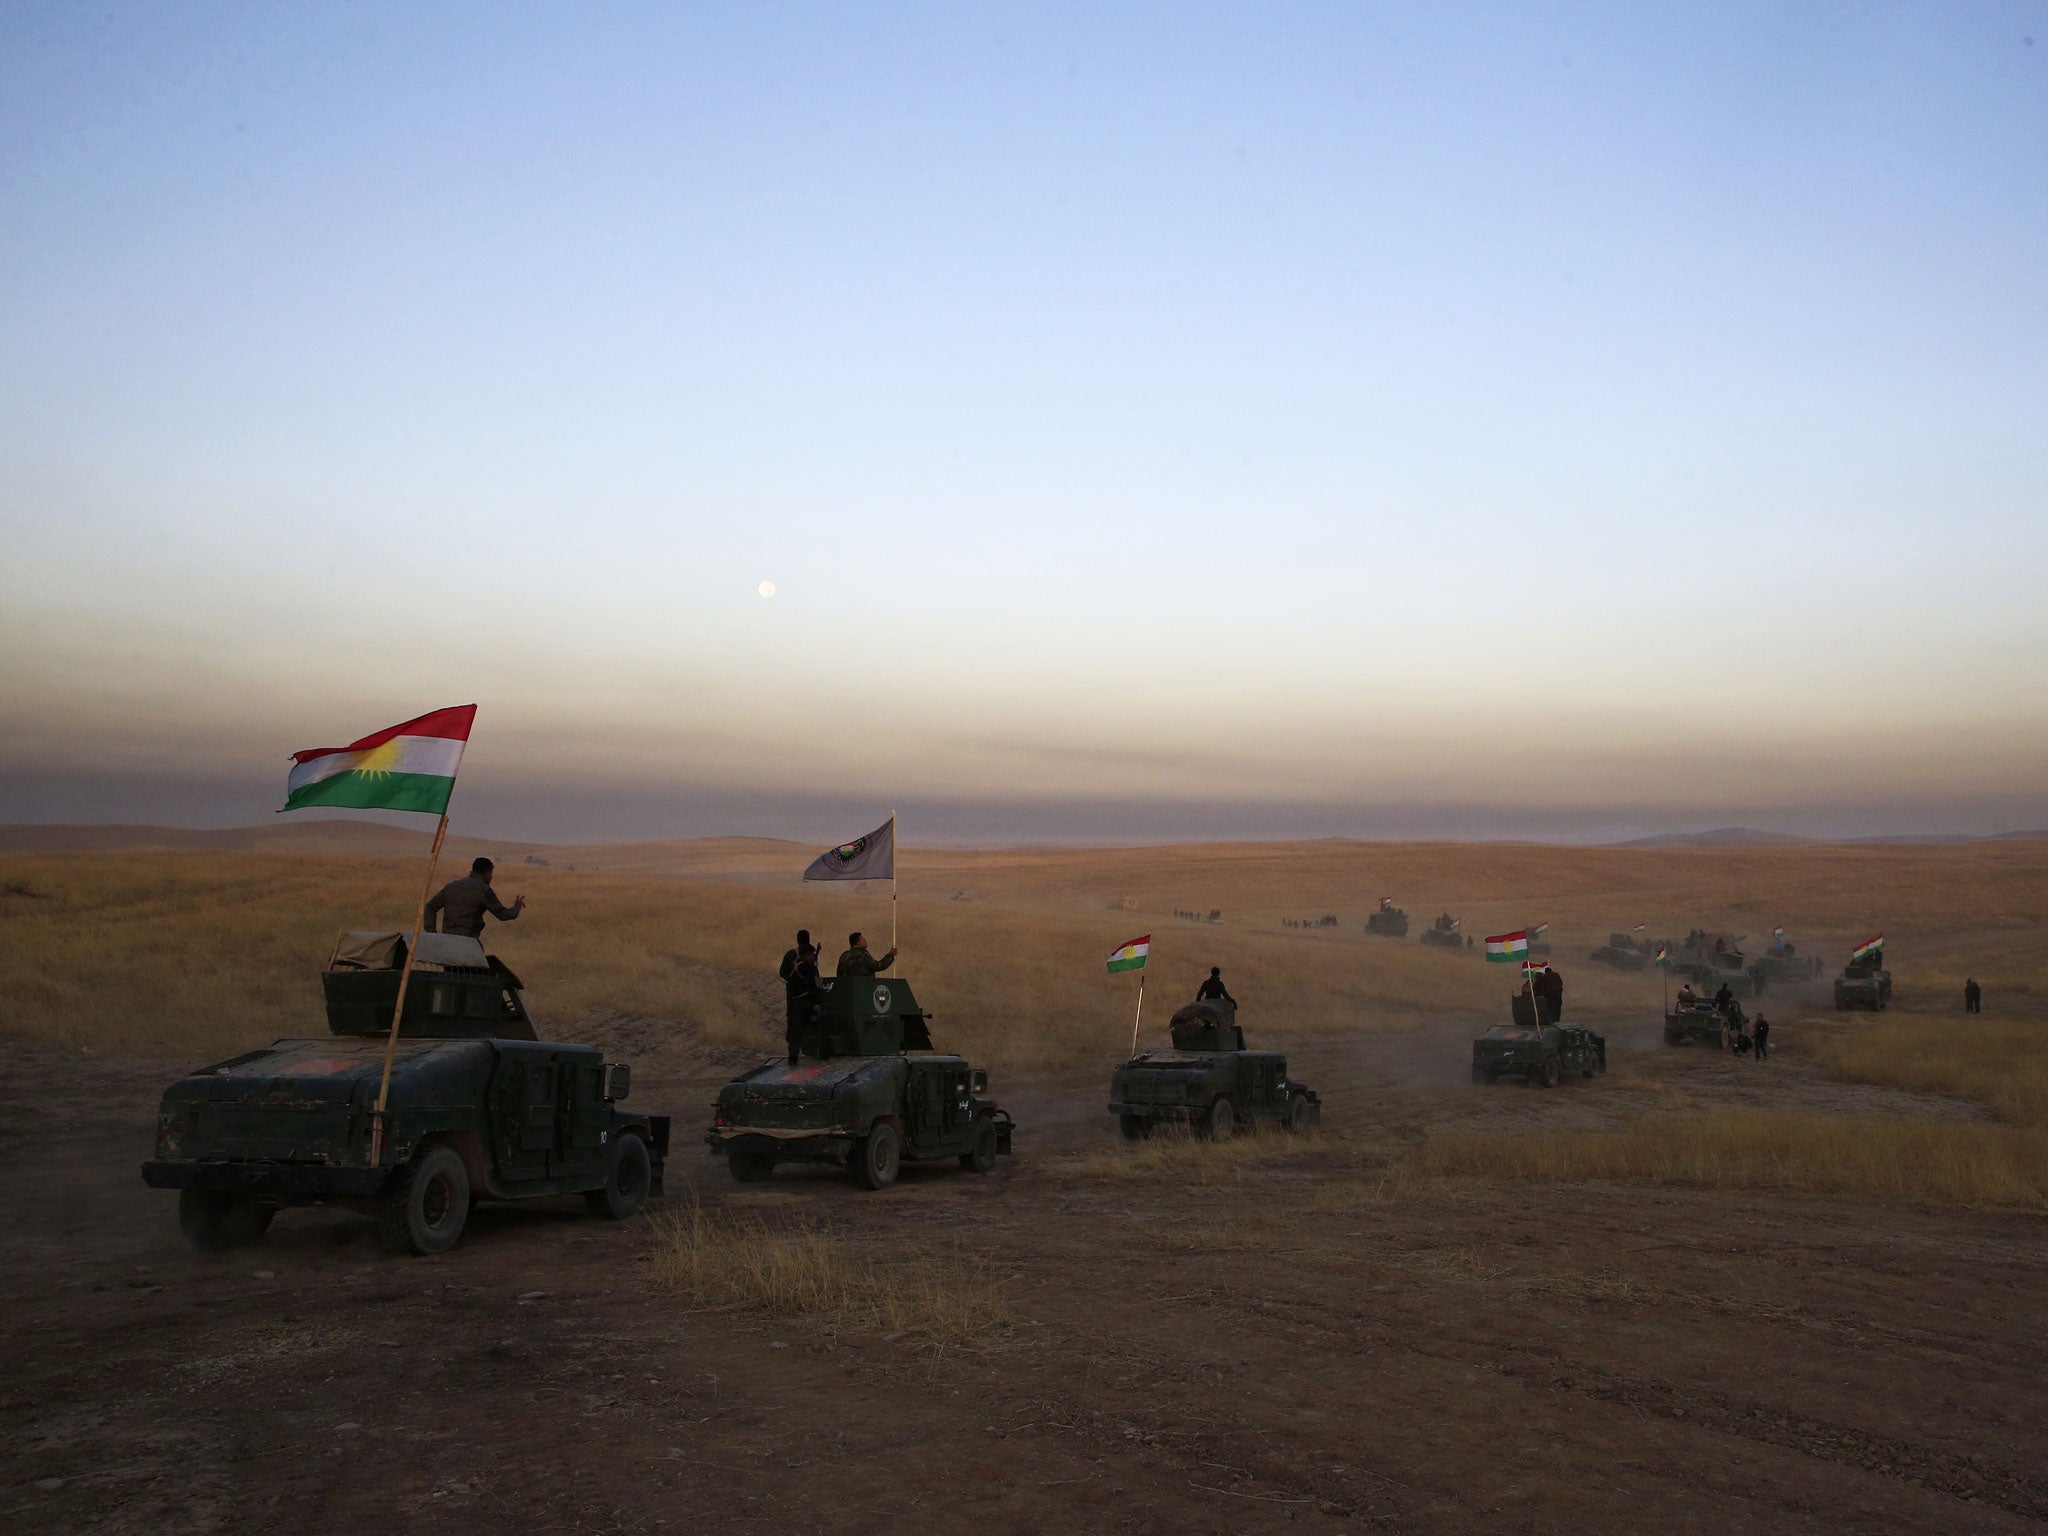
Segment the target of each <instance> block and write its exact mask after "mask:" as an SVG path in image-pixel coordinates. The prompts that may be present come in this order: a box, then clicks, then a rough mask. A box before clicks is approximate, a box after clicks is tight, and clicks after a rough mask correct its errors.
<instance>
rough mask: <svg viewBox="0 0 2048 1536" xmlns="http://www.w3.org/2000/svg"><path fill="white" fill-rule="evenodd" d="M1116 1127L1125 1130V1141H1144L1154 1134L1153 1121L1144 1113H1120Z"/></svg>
mask: <svg viewBox="0 0 2048 1536" xmlns="http://www.w3.org/2000/svg"><path fill="white" fill-rule="evenodd" d="M1116 1128H1117V1129H1118V1130H1119V1131H1121V1132H1123V1137H1124V1140H1125V1141H1143V1140H1144V1139H1145V1138H1146V1137H1147V1136H1150V1135H1151V1134H1152V1122H1151V1121H1150V1120H1147V1119H1146V1118H1145V1117H1144V1116H1143V1115H1119V1116H1117V1122H1116Z"/></svg>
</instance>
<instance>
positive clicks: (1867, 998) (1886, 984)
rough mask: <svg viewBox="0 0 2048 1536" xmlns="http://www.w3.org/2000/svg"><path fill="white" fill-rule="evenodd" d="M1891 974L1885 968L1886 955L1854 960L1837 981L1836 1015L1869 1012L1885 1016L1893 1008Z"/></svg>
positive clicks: (1879, 954) (1879, 952)
mask: <svg viewBox="0 0 2048 1536" xmlns="http://www.w3.org/2000/svg"><path fill="white" fill-rule="evenodd" d="M1891 1001H1892V973H1891V972H1890V971H1889V970H1887V969H1886V968H1885V963H1884V952H1883V951H1882V950H1880V951H1878V953H1876V954H1875V955H1872V956H1870V957H1869V958H1867V959H1864V960H1852V961H1850V962H1849V963H1848V964H1847V965H1845V966H1843V967H1842V974H1841V975H1839V976H1837V977H1836V978H1835V1011H1836V1012H1838V1013H1839V1012H1843V1011H1846V1010H1847V1009H1850V1008H1867V1009H1869V1010H1870V1011H1871V1012H1872V1013H1882V1012H1883V1011H1884V1010H1885V1009H1886V1008H1888V1007H1890V1006H1891Z"/></svg>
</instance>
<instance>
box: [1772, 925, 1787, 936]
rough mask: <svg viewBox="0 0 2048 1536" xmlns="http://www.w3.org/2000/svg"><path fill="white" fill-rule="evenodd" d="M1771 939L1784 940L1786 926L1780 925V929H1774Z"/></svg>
mask: <svg viewBox="0 0 2048 1536" xmlns="http://www.w3.org/2000/svg"><path fill="white" fill-rule="evenodd" d="M1771 937H1772V938H1774V939H1782V938H1783V937H1785V928H1784V925H1783V924H1780V925H1779V926H1778V927H1776V928H1773V929H1772V930H1771Z"/></svg>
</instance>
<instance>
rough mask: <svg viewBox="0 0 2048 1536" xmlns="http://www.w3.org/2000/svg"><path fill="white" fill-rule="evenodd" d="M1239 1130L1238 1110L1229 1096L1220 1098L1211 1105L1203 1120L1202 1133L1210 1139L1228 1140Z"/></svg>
mask: <svg viewBox="0 0 2048 1536" xmlns="http://www.w3.org/2000/svg"><path fill="white" fill-rule="evenodd" d="M1236 1130H1237V1111H1236V1109H1234V1108H1233V1107H1232V1106H1231V1102H1230V1100H1229V1099H1227V1098H1218V1099H1217V1100H1216V1102H1215V1103H1213V1104H1211V1105H1210V1106H1209V1113H1208V1115H1207V1116H1206V1117H1205V1118H1204V1120H1203V1122H1202V1134H1203V1135H1204V1136H1205V1137H1207V1138H1208V1139H1209V1140H1210V1141H1228V1140H1230V1138H1231V1135H1232V1133H1233V1132H1235V1131H1236Z"/></svg>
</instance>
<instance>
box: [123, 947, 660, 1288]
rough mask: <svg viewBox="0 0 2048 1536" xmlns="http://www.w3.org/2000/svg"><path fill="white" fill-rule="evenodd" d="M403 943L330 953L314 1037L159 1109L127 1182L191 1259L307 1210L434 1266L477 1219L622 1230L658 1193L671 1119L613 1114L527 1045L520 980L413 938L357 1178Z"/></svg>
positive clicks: (228, 1070) (574, 1054)
mask: <svg viewBox="0 0 2048 1536" xmlns="http://www.w3.org/2000/svg"><path fill="white" fill-rule="evenodd" d="M407 937H408V936H407V935H405V934H398V933H347V934H343V935H342V937H341V940H340V942H339V943H338V944H337V945H336V946H335V950H334V954H333V956H332V958H331V959H330V960H329V961H328V964H327V970H326V972H325V974H324V975H323V976H322V977H321V982H322V986H323V989H324V991H325V993H326V1000H327V1027H328V1030H329V1035H328V1036H327V1037H326V1038H323V1039H312V1040H279V1041H276V1042H275V1043H273V1044H271V1045H269V1046H266V1047H265V1048H263V1049H262V1050H257V1051H250V1052H247V1053H246V1054H244V1055H241V1056H237V1057H235V1058H233V1059H232V1060H230V1061H223V1062H220V1063H217V1064H216V1065H214V1066H211V1067H205V1068H202V1069H201V1070H200V1071H198V1072H195V1073H193V1074H192V1075H191V1076H189V1077H186V1078H183V1079H181V1080H179V1081H178V1082H176V1083H173V1084H172V1085H171V1087H170V1088H169V1089H168V1090H167V1091H166V1092H165V1094H164V1097H163V1105H162V1107H161V1109H160V1110H159V1111H158V1115H157V1131H156V1156H155V1157H154V1158H152V1159H151V1160H150V1161H149V1162H146V1163H144V1164H143V1165H142V1177H143V1181H144V1182H145V1183H147V1184H149V1185H150V1186H151V1187H152V1188H155V1189H175V1190H177V1191H178V1224H179V1225H180V1226H181V1227H182V1228H183V1229H184V1232H185V1235H186V1237H187V1238H189V1239H190V1240H191V1242H192V1244H193V1246H194V1247H197V1248H201V1249H222V1248H233V1247H238V1246H240V1245H242V1244H245V1243H253V1242H255V1241H256V1240H257V1239H259V1238H261V1237H262V1236H263V1234H264V1232H265V1231H267V1230H268V1229H269V1226H270V1223H271V1218H272V1217H274V1216H275V1215H276V1214H277V1212H278V1211H279V1210H281V1209H283V1208H285V1207H287V1206H299V1205H322V1204H324V1205H339V1206H344V1207H347V1208H349V1209H352V1210H356V1211H360V1212H361V1213H363V1214H364V1215H367V1216H369V1217H370V1218H371V1219H372V1220H373V1221H375V1222H376V1223H377V1226H378V1228H379V1230H380V1232H381V1234H382V1235H383V1237H384V1239H385V1241H386V1242H387V1243H388V1244H389V1245H390V1246H391V1247H393V1248H395V1249H397V1250H399V1251H400V1252H410V1253H439V1252H441V1251H443V1250H444V1249H447V1248H450V1247H453V1246H454V1244H455V1242H456V1240H457V1239H458V1238H460V1237H461V1235H462V1229H463V1226H464V1224H465V1222H466V1221H467V1220H468V1217H469V1211H470V1207H471V1205H472V1204H473V1203H474V1202H476V1201H478V1200H522V1199H531V1198H537V1197H540V1196H546V1195H577V1194H580V1195H582V1196H583V1197H584V1199H585V1201H586V1202H587V1203H588V1205H589V1206H590V1208H591V1210H593V1211H594V1212H596V1213H598V1214H599V1215H603V1216H609V1217H612V1218H614V1219H623V1218H625V1217H627V1216H631V1215H632V1214H633V1213H634V1212H635V1211H637V1210H639V1209H640V1206H641V1203H642V1202H643V1201H644V1200H646V1199H647V1197H648V1196H649V1195H658V1194H660V1193H661V1180H662V1163H663V1160H664V1159H665V1158H666V1156H667V1154H668V1136H669V1122H668V1118H667V1117H666V1116H663V1115H643V1114H637V1113H634V1112H632V1111H628V1110H624V1109H621V1108H620V1107H619V1104H620V1101H621V1100H623V1099H624V1098H625V1097H626V1093H627V1089H628V1086H629V1082H630V1073H629V1070H628V1069H627V1068H626V1067H625V1066H624V1065H622V1064H618V1063H608V1062H606V1060H605V1059H604V1056H603V1054H602V1053H601V1052H599V1051H598V1050H596V1049H595V1048H593V1047H591V1046H587V1045H560V1044H554V1043H550V1042H544V1041H541V1040H538V1039H536V1038H535V1035H534V1029H533V1021H532V1018H531V1017H530V1016H529V1015H528V1013H527V1011H526V1003H525V998H524V996H523V993H522V991H521V988H520V984H519V978H518V977H517V976H514V975H513V974H512V973H511V972H510V971H509V970H507V969H506V968H505V967H504V966H503V965H501V964H500V963H499V962H498V960H497V958H496V957H495V956H492V955H487V954H486V953H485V952H484V947H483V944H482V942H481V941H479V940H477V939H472V938H464V937H461V936H458V935H454V934H440V933H423V934H421V935H420V940H419V950H418V953H417V955H416V956H415V958H414V962H413V970H412V975H411V978H410V980H409V981H408V982H407V985H406V989H405V1011H404V1013H403V1015H402V1016H401V1018H400V1020H399V1031H398V1039H397V1042H396V1045H395V1047H394V1049H393V1054H392V1062H391V1090H390V1097H389V1100H388V1102H387V1106H386V1112H385V1118H384V1130H383V1138H382V1145H381V1147H380V1149H379V1152H378V1156H377V1158H376V1159H375V1161H374V1162H373V1161H372V1160H371V1158H370V1122H371V1119H372V1116H373V1112H374V1110H375V1108H376V1102H377V1091H378V1085H379V1082H380V1081H381V1079H382V1077H383V1072H384V1052H385V1046H386V1042H387V1039H388V1038H389V1034H390V1029H391V1015H392V1012H393V1010H394V1009H395V1008H396V1007H397V1004H398V982H399V975H400V971H401V967H402V966H403V964H404V959H405V945H406V942H407Z"/></svg>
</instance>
